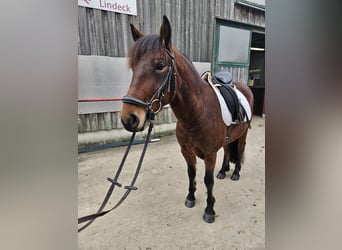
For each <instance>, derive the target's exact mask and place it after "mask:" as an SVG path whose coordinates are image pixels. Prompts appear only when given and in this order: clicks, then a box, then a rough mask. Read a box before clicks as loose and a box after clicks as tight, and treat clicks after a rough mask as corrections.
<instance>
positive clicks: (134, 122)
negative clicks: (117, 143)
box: [127, 114, 139, 129]
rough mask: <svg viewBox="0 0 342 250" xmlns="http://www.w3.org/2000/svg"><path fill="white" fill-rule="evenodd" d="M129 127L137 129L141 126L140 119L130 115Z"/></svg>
mask: <svg viewBox="0 0 342 250" xmlns="http://www.w3.org/2000/svg"><path fill="white" fill-rule="evenodd" d="M127 125H128V126H129V127H130V128H132V129H135V128H137V127H138V125H139V117H138V116H136V115H135V114H130V115H129V117H128V121H127Z"/></svg>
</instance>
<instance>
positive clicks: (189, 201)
mask: <svg viewBox="0 0 342 250" xmlns="http://www.w3.org/2000/svg"><path fill="white" fill-rule="evenodd" d="M182 154H183V156H184V158H185V160H186V162H187V165H188V176H189V193H188V195H187V196H186V200H185V206H186V207H189V208H192V207H194V206H195V200H196V198H195V191H196V156H195V155H193V154H191V153H190V152H188V151H187V150H186V149H183V148H182Z"/></svg>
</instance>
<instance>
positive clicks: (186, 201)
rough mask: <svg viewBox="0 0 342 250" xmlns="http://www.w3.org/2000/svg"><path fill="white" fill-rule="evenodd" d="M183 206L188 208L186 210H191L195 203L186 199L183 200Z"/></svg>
mask: <svg viewBox="0 0 342 250" xmlns="http://www.w3.org/2000/svg"><path fill="white" fill-rule="evenodd" d="M185 206H186V207H188V208H192V207H194V206H195V201H194V200H193V201H192V200H188V199H186V200H185Z"/></svg>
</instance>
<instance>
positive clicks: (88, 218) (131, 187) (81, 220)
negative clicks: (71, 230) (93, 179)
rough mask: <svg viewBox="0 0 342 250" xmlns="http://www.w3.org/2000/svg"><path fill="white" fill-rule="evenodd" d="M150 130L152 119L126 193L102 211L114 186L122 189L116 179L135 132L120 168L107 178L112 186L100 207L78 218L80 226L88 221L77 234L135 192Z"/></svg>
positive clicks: (123, 160)
mask: <svg viewBox="0 0 342 250" xmlns="http://www.w3.org/2000/svg"><path fill="white" fill-rule="evenodd" d="M152 129H153V119H151V120H150V125H149V128H148V133H147V136H146V140H145V143H144V148H143V151H142V153H141V156H140V159H139V162H138V165H137V168H136V170H135V174H134V176H133V178H132V180H131V183H130V185H129V186H124V188H125V189H127V191H126V192H125V193H124V194H123V195H122V197H121V199H120V200H119V201H118V202H117V203H116V204H115V206H113V207H112V208H111V209H109V210H106V211H103V209H104V207H105V206H106V204H107V202H108V200H109V198H110V196H111V195H112V193H113V190H114V188H115V186H118V187H122V185H121V184H120V183H119V182H118V179H119V176H120V173H121V170H122V168H123V166H124V163H125V161H126V158H127V155H128V152H129V150H130V149H131V146H132V143H133V140H134V137H135V134H136V133H135V132H134V133H133V134H132V137H131V139H130V142H129V145H128V146H127V149H126V152H125V154H124V156H123V158H122V160H121V163H120V166H119V168H118V170H117V172H116V174H115V177H114V178H113V179H111V178H109V177H108V178H107V180H108V181H110V182H111V183H112V184H111V186H110V187H109V189H108V191H107V194H106V196H105V198H104V200H103V201H102V204H101V206H100V207H99V209H98V210H97V212H96V213H95V214H91V215H87V216H84V217H81V218H78V224H81V223H84V222H87V221H89V222H88V223H87V224H85V225H84V226H82V227H80V228H79V229H78V232H81V231H82V230H84V229H85V228H87V227H88V226H89V225H90V224H91V223H93V221H94V220H95V219H96V218H97V217H100V216H103V215H105V214H107V213H109V212H110V211H112V210H114V209H115V208H117V207H118V206H119V205H120V204H121V203H122V202H123V201H124V200H125V199H126V198H127V196H128V195H129V193H130V192H131V191H132V190H137V189H138V188H137V187H135V186H134V184H135V181H136V179H137V177H138V174H139V171H140V168H141V165H142V162H143V159H144V156H145V152H146V149H147V145H148V143H149V141H150V139H151V132H152Z"/></svg>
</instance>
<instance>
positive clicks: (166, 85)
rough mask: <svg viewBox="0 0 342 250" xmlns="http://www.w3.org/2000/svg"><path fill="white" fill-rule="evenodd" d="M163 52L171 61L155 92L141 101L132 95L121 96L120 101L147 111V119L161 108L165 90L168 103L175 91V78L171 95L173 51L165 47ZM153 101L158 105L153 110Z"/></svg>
mask: <svg viewBox="0 0 342 250" xmlns="http://www.w3.org/2000/svg"><path fill="white" fill-rule="evenodd" d="M165 52H166V53H167V54H168V56H169V57H170V58H171V62H170V65H169V68H168V71H167V73H166V74H165V75H164V78H163V80H162V83H161V85H160V87H159V88H158V89H157V90H156V92H155V93H154V94H153V96H152V97H151V99H150V100H149V101H148V100H144V101H141V100H139V99H137V98H135V97H132V96H127V95H126V96H124V97H122V102H123V103H129V104H134V105H137V106H140V107H143V108H145V109H146V112H147V118H148V119H154V116H155V115H156V114H157V113H158V112H159V111H160V110H161V108H162V100H163V97H164V96H165V90H166V89H167V91H168V92H169V93H170V100H169V103H171V102H172V101H173V98H174V97H175V92H176V80H175V84H174V87H173V92H172V95H171V79H172V75H173V76H174V77H175V76H176V75H175V73H173V68H174V60H175V57H174V55H173V53H172V52H171V51H169V50H167V49H165ZM154 103H158V104H159V107H158V109H157V110H156V111H154V110H153V104H154Z"/></svg>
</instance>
